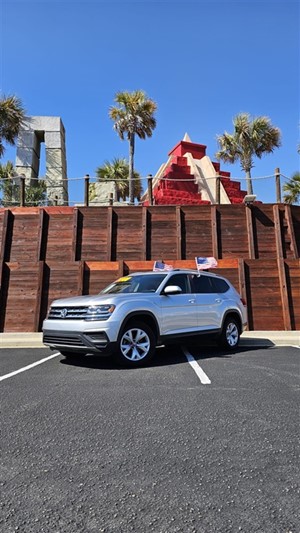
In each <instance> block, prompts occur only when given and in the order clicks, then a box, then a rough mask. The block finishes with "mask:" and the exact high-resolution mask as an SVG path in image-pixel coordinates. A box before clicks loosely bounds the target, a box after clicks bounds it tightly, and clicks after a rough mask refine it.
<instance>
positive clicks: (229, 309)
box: [43, 270, 247, 366]
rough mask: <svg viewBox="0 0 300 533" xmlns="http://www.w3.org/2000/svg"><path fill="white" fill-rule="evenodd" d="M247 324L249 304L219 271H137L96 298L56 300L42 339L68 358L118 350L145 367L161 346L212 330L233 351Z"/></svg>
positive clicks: (125, 361)
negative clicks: (217, 272)
mask: <svg viewBox="0 0 300 533" xmlns="http://www.w3.org/2000/svg"><path fill="white" fill-rule="evenodd" d="M246 322H247V312H246V305H245V302H244V301H243V300H242V299H241V297H240V295H239V294H238V292H237V291H236V290H235V288H234V287H233V286H232V285H231V283H230V282H229V281H228V280H227V279H225V278H223V277H221V276H219V275H216V274H212V273H210V272H201V274H199V273H198V272H197V271H194V270H172V271H170V272H137V273H134V274H130V275H128V276H124V277H122V278H119V279H118V280H116V281H115V282H113V283H111V284H110V285H109V286H108V287H106V288H105V289H103V290H102V291H101V292H100V293H99V294H97V295H95V296H77V297H73V298H66V299H61V300H56V301H54V302H53V303H52V305H51V307H50V309H49V312H48V316H47V318H46V320H44V323H43V342H44V344H45V345H47V346H50V347H51V348H55V349H58V350H59V351H60V352H61V354H62V355H64V356H65V357H74V356H76V355H78V354H102V355H110V354H113V355H114V356H115V357H116V358H117V360H118V361H119V362H120V363H122V364H125V365H127V366H140V365H142V364H146V363H148V362H149V361H150V359H151V358H152V357H153V354H154V351H155V347H156V346H158V345H162V344H170V343H172V342H174V341H175V342H178V341H180V342H183V339H185V341H186V339H187V337H195V336H199V335H202V334H213V335H214V337H215V339H216V340H217V341H218V343H219V345H220V346H222V347H223V348H226V349H229V350H232V349H234V348H236V346H237V345H238V343H239V338H240V333H241V332H242V331H243V329H244V328H245V326H246Z"/></svg>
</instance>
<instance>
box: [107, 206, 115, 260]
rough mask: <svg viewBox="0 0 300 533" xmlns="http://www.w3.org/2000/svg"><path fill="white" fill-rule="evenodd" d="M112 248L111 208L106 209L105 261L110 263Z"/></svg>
mask: <svg viewBox="0 0 300 533" xmlns="http://www.w3.org/2000/svg"><path fill="white" fill-rule="evenodd" d="M112 247H113V208H112V207H108V208H107V254H106V260H107V261H112Z"/></svg>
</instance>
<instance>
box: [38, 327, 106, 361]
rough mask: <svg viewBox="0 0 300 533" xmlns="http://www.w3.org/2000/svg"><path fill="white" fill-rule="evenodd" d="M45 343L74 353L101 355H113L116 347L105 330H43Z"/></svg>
mask: <svg viewBox="0 0 300 533" xmlns="http://www.w3.org/2000/svg"><path fill="white" fill-rule="evenodd" d="M43 343H44V344H45V345H46V346H49V347H50V348H55V349H57V350H58V351H60V350H63V351H72V352H74V353H85V354H86V353H91V354H99V355H111V354H112V353H113V351H114V349H115V347H116V343H115V342H111V341H109V339H108V337H107V335H106V333H105V332H104V331H100V332H99V331H94V332H93V331H89V332H84V333H81V332H78V331H63V332H62V331H59V330H53V329H51V330H47V329H44V331H43Z"/></svg>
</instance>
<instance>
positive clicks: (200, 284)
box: [191, 274, 216, 294]
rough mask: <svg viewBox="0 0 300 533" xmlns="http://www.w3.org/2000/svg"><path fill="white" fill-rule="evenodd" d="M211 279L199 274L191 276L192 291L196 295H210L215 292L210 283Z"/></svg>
mask: <svg viewBox="0 0 300 533" xmlns="http://www.w3.org/2000/svg"><path fill="white" fill-rule="evenodd" d="M211 280H212V278H211V277H210V276H205V275H204V276H203V275H201V274H200V276H199V275H197V274H195V275H194V276H192V280H191V282H192V290H193V292H195V293H197V294H210V293H212V292H216V291H215V289H214V287H213V284H212V282H211Z"/></svg>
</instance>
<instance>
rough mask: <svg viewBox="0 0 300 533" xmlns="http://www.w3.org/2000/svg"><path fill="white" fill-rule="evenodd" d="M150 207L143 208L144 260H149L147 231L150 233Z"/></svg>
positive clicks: (142, 255) (142, 256) (142, 253)
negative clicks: (148, 224)
mask: <svg viewBox="0 0 300 533" xmlns="http://www.w3.org/2000/svg"><path fill="white" fill-rule="evenodd" d="M147 222H148V209H147V207H143V208H142V252H141V259H142V261H146V260H147V250H148V242H147V233H148V226H147Z"/></svg>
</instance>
